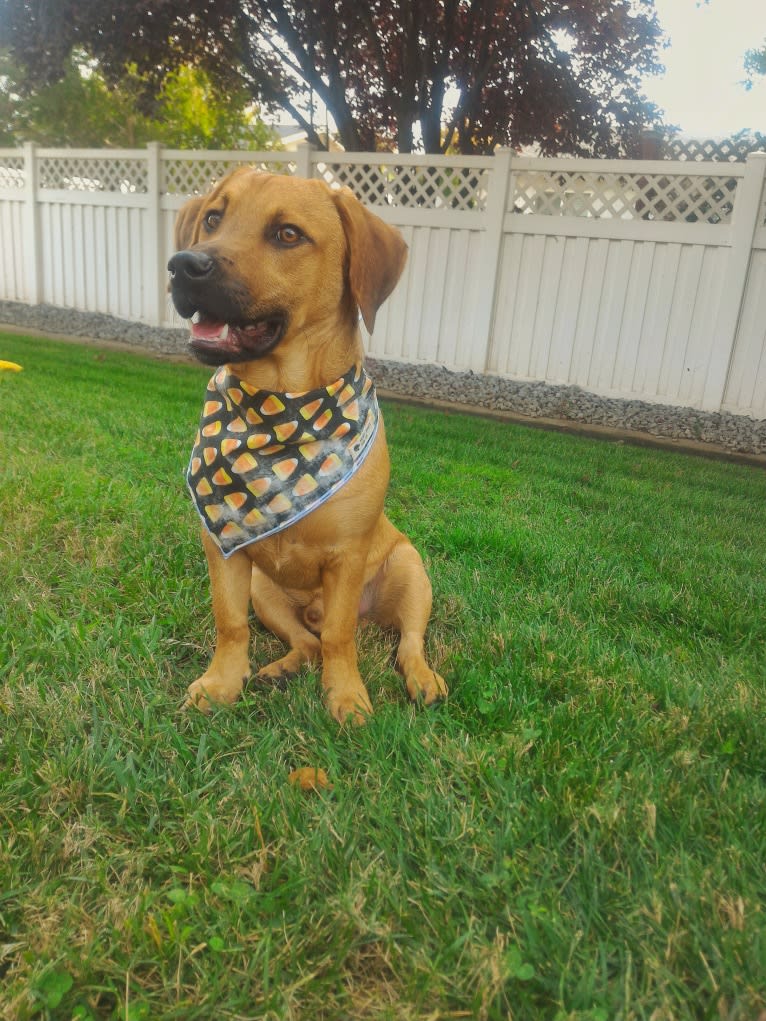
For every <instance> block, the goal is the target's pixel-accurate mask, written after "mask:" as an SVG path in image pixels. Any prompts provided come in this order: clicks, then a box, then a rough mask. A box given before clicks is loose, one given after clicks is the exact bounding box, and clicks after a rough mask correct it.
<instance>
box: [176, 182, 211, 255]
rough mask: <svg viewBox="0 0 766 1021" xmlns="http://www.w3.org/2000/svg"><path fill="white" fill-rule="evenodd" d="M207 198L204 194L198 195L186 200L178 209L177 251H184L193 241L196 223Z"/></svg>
mask: <svg viewBox="0 0 766 1021" xmlns="http://www.w3.org/2000/svg"><path fill="white" fill-rule="evenodd" d="M205 198H206V196H204V195H197V196H196V197H195V198H193V199H189V201H188V202H185V203H184V204H183V205H182V206H181V208H180V209H179V210H178V216H176V225H175V231H174V233H173V242H174V244H175V246H176V251H177V252H181V251H183V249H184V248H188V247H189V245H190V244H191V243H192V241H193V239H194V224H195V222H196V220H197V216H198V215H199V212H200V210H201V209H202V206H203V204H204V202H205Z"/></svg>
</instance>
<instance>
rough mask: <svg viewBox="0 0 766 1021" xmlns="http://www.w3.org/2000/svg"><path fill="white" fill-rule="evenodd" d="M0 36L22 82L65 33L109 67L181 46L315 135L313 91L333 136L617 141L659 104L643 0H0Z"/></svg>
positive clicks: (652, 27)
mask: <svg viewBox="0 0 766 1021" xmlns="http://www.w3.org/2000/svg"><path fill="white" fill-rule="evenodd" d="M0 42H2V43H4V44H5V45H6V46H7V47H9V48H10V50H11V52H12V55H13V57H14V59H15V60H16V61H17V62H18V63H21V64H22V65H23V66H24V67H26V68H27V73H28V75H29V81H30V83H32V84H33V83H35V82H39V81H50V80H51V79H53V78H55V77H56V76H57V75H58V74H59V73H60V71H61V68H62V67H63V66H64V65H65V62H66V58H67V56H68V54H69V52H70V51H71V48H72V46H74V45H78V46H81V47H82V48H83V49H84V50H86V51H87V52H89V53H90V54H91V55H92V56H93V57H94V58H96V59H97V60H98V61H99V64H100V66H101V69H102V71H103V72H104V73H105V74H107V75H109V74H112V75H114V76H115V77H119V75H120V74H121V73H122V70H123V69H124V66H125V63H126V62H127V61H132V62H134V63H136V64H137V65H138V67H139V70H141V71H142V72H144V73H145V74H147V75H148V78H149V81H151V80H152V77H153V76H156V79H157V80H159V79H160V78H161V77H162V75H163V74H164V73H165V72H166V71H167V70H169V69H171V68H173V67H175V66H176V65H177V64H179V63H181V62H186V63H188V62H190V61H191V62H196V63H199V64H201V65H203V66H204V67H205V68H206V69H207V70H208V71H210V72H212V73H213V74H214V75H216V76H217V77H218V79H219V80H221V81H223V82H226V81H232V82H234V81H238V82H241V81H242V80H244V81H245V82H246V84H247V86H248V89H249V90H250V93H251V95H252V96H253V99H254V100H256V101H258V102H260V103H262V104H264V105H266V106H267V107H272V108H276V107H281V108H282V109H284V110H287V111H289V113H290V114H291V116H292V117H294V118H295V120H296V121H297V122H298V123H299V124H300V125H301V126H302V127H303V128H304V129H305V130H306V132H307V134H308V136H309V139H310V140H311V141H312V142H314V143H315V144H318V145H321V144H322V139H321V138H320V135H319V131H318V129H317V124H316V120H317V119H316V118H314V117H313V116H312V115H311V113H310V112H308V111H310V109H311V106H312V103H318V102H321V104H323V105H324V106H325V107H326V108H327V110H328V111H329V114H330V116H331V117H332V120H333V121H334V123H335V126H336V128H337V133H338V137H339V139H340V142H341V143H342V145H343V146H344V147H345V148H346V149H349V150H365V149H368V150H372V149H380V148H382V149H385V148H397V149H398V150H399V151H400V152H410V151H411V150H413V149H423V150H425V151H426V152H432V153H439V152H446V151H447V150H455V149H456V150H458V151H460V152H464V153H472V152H479V153H486V152H491V151H492V149H493V148H494V147H495V146H496V145H508V146H512V147H514V148H519V147H522V146H527V145H534V146H537V147H538V148H539V150H540V151H541V152H542V153H544V154H554V153H567V154H571V155H619V154H622V153H625V152H629V151H630V150H631V148H632V146H633V145H635V140H636V138H637V136H638V133H639V132H640V130H641V128H642V127H644V126H648V125H650V124H653V123H657V121H658V120H659V117H658V111H657V110H656V108H654V107H652V106H651V105H650V104H649V103H648V102H647V101H646V99H645V98H644V96H643V95H642V92H641V82H642V79H643V78H644V76H645V75H647V74H650V73H652V72H654V71H657V70H658V69H659V64H658V60H659V52H660V47H661V43H662V35H661V29H660V26H659V23H658V21H657V17H656V13H655V10H654V3H653V0H361V2H360V0H139V2H128V0H0Z"/></svg>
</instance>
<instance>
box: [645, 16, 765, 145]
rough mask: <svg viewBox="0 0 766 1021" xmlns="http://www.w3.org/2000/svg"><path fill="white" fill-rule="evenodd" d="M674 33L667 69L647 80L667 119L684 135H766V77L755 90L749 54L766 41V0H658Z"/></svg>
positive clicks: (663, 57) (666, 27) (649, 91)
mask: <svg viewBox="0 0 766 1021" xmlns="http://www.w3.org/2000/svg"><path fill="white" fill-rule="evenodd" d="M654 6H655V8H656V10H657V14H658V17H659V20H660V24H661V25H662V27H663V29H664V30H665V32H666V34H667V35H668V36H669V38H670V48H669V49H666V50H664V51H663V53H662V55H661V60H662V63H663V64H664V65H665V67H666V71H665V74H664V75H662V76H661V77H659V78H650V79H647V81H646V82H645V92H646V95H647V96H648V98H649V99H651V100H652V101H653V102H655V103H657V105H658V106H660V107H662V109H664V110H665V121H666V122H667V123H670V124H677V125H678V126H679V127H680V129H681V132H682V133H683V134H688V135H693V136H694V137H696V138H701V137H703V136H704V137H712V138H715V137H721V136H728V135H732V134H734V133H735V132H737V131H739V130H741V129H742V128H749V129H751V130H753V131H760V132H761V133H763V134H766V77H763V78H761V79H760V81H759V84H758V85H757V86H755V87H754V88H753V89H752V90H751V91H750V92H747V91H746V90H745V88H744V87H743V86H742V85H741V84H740V83H741V82H742V81H743V80H744V78H745V70H744V66H743V58H744V54H745V51H746V50H748V49H759V48H761V47H762V46H763V45H764V44H765V43H766V0H710V2H709V3H708V4H704V3H702V2H701V0H654Z"/></svg>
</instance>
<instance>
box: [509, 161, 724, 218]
mask: <svg viewBox="0 0 766 1021" xmlns="http://www.w3.org/2000/svg"><path fill="white" fill-rule="evenodd" d="M738 180H739V179H738V178H736V177H728V176H725V175H721V176H715V177H697V176H694V177H692V176H685V175H681V174H673V175H671V174H652V175H646V174H620V173H599V172H593V171H539V172H526V173H525V172H522V173H518V174H516V176H515V188H514V192H513V197H512V202H511V207H510V210H509V211H511V212H514V213H538V214H542V215H544V216H582V217H589V218H592V219H611V220H663V221H670V222H686V223H714V224H717V223H728V222H729V221H730V219H731V214H732V209H733V206H734V197H735V193H736V190H737V183H738Z"/></svg>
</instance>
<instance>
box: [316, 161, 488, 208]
mask: <svg viewBox="0 0 766 1021" xmlns="http://www.w3.org/2000/svg"><path fill="white" fill-rule="evenodd" d="M315 176H316V177H319V178H321V179H322V180H324V181H326V182H327V184H329V185H330V186H331V187H333V188H340V187H343V186H346V187H348V188H350V189H351V190H352V191H353V193H354V194H355V195H356V197H357V198H358V199H360V200H361V201H362V202H366V203H367V204H368V205H372V206H394V207H397V206H405V207H417V208H421V209H451V210H463V211H471V212H476V211H481V210H483V209H485V208H486V205H487V171H486V170H485V169H483V168H476V167H450V166H439V167H434V166H429V165H428V164H427V163H423V164H422V165H421V164H416V165H414V166H413V165H406V166H397V165H396V164H392V163H385V162H381V163H365V164H359V163H332V162H330V161H327V162H319V163H317V164H316V168H315Z"/></svg>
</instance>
